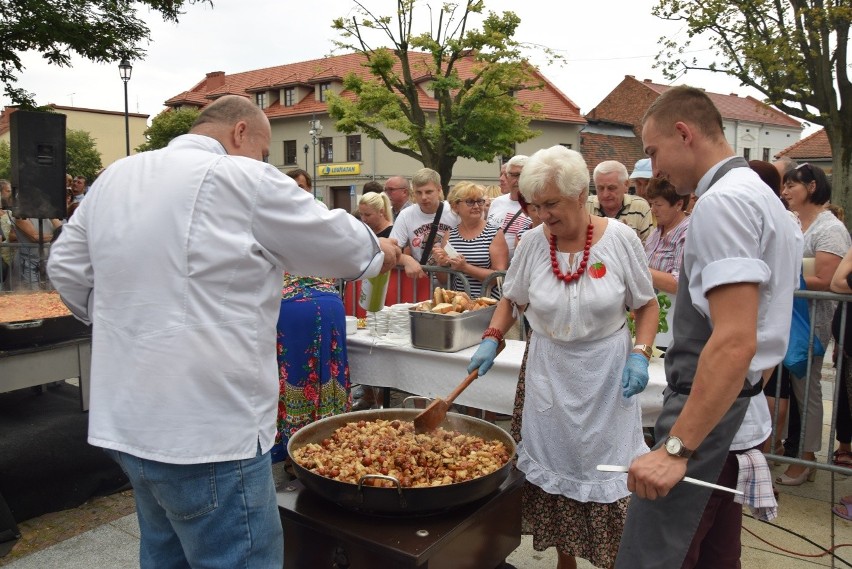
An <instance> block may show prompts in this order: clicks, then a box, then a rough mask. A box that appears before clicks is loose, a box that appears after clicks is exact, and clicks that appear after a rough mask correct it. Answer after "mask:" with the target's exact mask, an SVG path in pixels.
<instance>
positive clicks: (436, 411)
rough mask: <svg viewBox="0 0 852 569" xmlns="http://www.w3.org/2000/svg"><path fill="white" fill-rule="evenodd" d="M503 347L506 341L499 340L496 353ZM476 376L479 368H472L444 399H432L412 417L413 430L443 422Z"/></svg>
mask: <svg viewBox="0 0 852 569" xmlns="http://www.w3.org/2000/svg"><path fill="white" fill-rule="evenodd" d="M505 347H506V342H505V341H501V342H500V343H499V344H497V353H498V354H499V353H500V352H502V351H503V348H505ZM477 377H479V368H477V369H475V370H473V371H472V372H471V373H470V375H468V376H467V377H466V378H464V379H463V380H462V382H461V383H460V384H459V385H458V387H456V388H455V389H454V390H453V392H452V393H450V394H449V396H447V398H446V399H441V398H440V397H438V398H436V399H435V400H434V401H432V403H430V404H429V406H428V407H426V409H424V410H423V412H422V413H420V414H419V415H417V416H416V417H415V418H414V432H415V433H428V432H429V431H434V430H435V429H436V428H437V427H438V425H440V424H441V423H443V422H444V419H446V418H447V411H449V410H450V405H452V404H453V401H455V400H456V397H458V396H459V395H460V394H461V392H462V391H464V390H465V389H467V386H468V385H470V384H471V383H473V380H474V379H476V378H477Z"/></svg>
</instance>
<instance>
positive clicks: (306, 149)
mask: <svg viewBox="0 0 852 569" xmlns="http://www.w3.org/2000/svg"><path fill="white" fill-rule="evenodd" d="M309 149H310V146H308V145H307V144H305V147H304V148H303V149H302V150H304V151H305V172H307V171H308V150H309ZM312 178H313V176H312Z"/></svg>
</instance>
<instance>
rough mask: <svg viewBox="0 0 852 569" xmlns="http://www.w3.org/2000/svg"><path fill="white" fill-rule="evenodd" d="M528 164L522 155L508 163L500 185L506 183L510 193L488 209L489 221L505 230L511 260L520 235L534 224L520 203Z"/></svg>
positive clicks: (494, 202) (493, 202) (496, 199)
mask: <svg viewBox="0 0 852 569" xmlns="http://www.w3.org/2000/svg"><path fill="white" fill-rule="evenodd" d="M526 163H527V157H526V156H523V155H521V154H518V155H517V156H513V157H512V158H511V159H509V161H508V162H506V168H505V176H504V175H503V172H502V171H501V174H500V183H501V186H502V184H503V180H505V181H506V185H507V186H508V188H509V193H507V194H503V195H502V196H500V197H498V198H494V199H493V200H492V201H491V207H490V208H489V209H488V221H489V222H490V223H491V224H492V225H495V226H497V227H499V228H501V229H502V230H503V235H504V236H505V237H506V245H508V246H509V260H510V261H511V260H512V256H513V255H514V254H515V246H516V245H517V244H518V235H520V234H521V233H523V232H524V231H526V230H527V229H529V228H530V225H531V224H532V222H531V221H530V218H529V217H527V216H526V215H525V214H524V212H523V210H522V209H521V203H520V202H519V201H518V194H520V188H519V187H518V178H519V177H520V175H521V172H522V171H523V169H524V164H526Z"/></svg>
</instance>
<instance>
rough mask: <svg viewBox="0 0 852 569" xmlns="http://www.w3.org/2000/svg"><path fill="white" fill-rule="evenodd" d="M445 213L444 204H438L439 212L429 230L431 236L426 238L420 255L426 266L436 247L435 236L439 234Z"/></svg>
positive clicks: (422, 262) (436, 213)
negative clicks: (439, 226) (442, 215)
mask: <svg viewBox="0 0 852 569" xmlns="http://www.w3.org/2000/svg"><path fill="white" fill-rule="evenodd" d="M443 211H444V202H441V203H439V204H438V211H437V212H435V219H433V220H432V226H431V227H430V228H429V236H428V237H426V243H425V244H424V245H423V254H421V255H420V264H421V265H425V264H426V261H428V260H429V257H430V256H431V255H432V247H433V246H434V245H435V235H437V234H438V225H439V224H440V221H441V213H443Z"/></svg>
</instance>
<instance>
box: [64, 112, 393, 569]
mask: <svg viewBox="0 0 852 569" xmlns="http://www.w3.org/2000/svg"><path fill="white" fill-rule="evenodd" d="M270 138H271V131H270V126H269V121H268V120H267V118H266V116H265V115H264V113H263V111H261V110H260V109H259V108H258V107H257V106H255V105H254V104H252V103H251V102H250V101H249V100H247V99H245V98H243V97H239V96H226V97H222V98H220V99H217V100H216V101H215V102H213V103H212V104H210V105H209V106H208V107H206V108H205V109H204V110H203V111H202V113H201V115H200V116H199V118H198V120H197V121H196V123H195V124H194V125H193V128H192V130H191V132H190V134H186V135H183V136H180V137H178V138H176V139H175V140H173V141H172V142H171V143H170V144H169V146H168V147H167V148H164V149H161V150H156V151H152V152H144V153H141V154H137V155H135V156H131V157H128V158H125V159H123V160H120V161H118V162H116V163H115V164H113V165H112V166H110V167H109V168H108V169H107V170H106V171H105V172H104V173H103V174H102V175H101V176H99V177H98V180H97V181H96V183H95V188H93V189H95V190H96V191H93V192H91V193H90V195H89V196H88V197H87V198H86V199H85V200H84V201H83V202H82V203H81V204H80V207H79V209H77V211H76V213H75V214H74V217H73V218H72V219H71V221H70V222H69V223H68V224H67V225H66V226H65V229H64V230H63V233H62V235H61V237H60V238H59V239H58V240H57V242H56V243H55V244H54V245H53V247H52V249H51V254H50V260H49V264H48V272H49V276H50V279H51V282H52V284H53V286H54V287H55V288H56V289H57V290H58V291H59V293H60V294H61V295H62V298H63V300H64V301H65V303H66V304H67V305H68V307H69V308H70V309H71V311H72V312H73V313H74V315H75V316H77V317H78V318H79V319H81V320H82V321H84V322H90V323H91V324H92V327H93V330H92V371H91V378H92V379H91V411H90V415H89V439H88V440H89V443H90V444H92V445H95V446H99V447H103V448H104V449H106V450H107V452H108V453H109V454H110V455H111V456H112V457H113V458H114V459H115V460H116V461H117V462H118V463H119V464H120V465H121V467H122V468H123V470H124V471H125V473H126V474H127V475H128V477H129V478H130V481H131V483H132V484H133V488H134V493H135V499H136V506H137V515H138V518H139V525H140V529H141V533H142V540H141V543H140V564H141V567H142V568H143V569H146V568H155V567H156V568H164V567H165V568H168V567H186V566H191V567H201V566H203V567H221V568H223V569H225V568H228V569H230V568H233V567H246V568H263V569H267V568H269V567H281V566H282V564H283V555H284V554H283V549H284V545H283V534H282V529H281V522H280V518H279V515H278V509H277V507H276V500H275V488H274V484H273V480H272V470H271V462H270V456H269V450H270V447H271V446H272V444H273V441H274V437H275V414H276V409H277V404H278V375H277V371H276V359H275V323H276V319H277V318H278V303H279V298H280V294H281V292H280V288H281V278H282V270H287V271H291V272H293V273H299V274H308V275H316V276H324V277H342V278H346V279H358V278H363V277H370V276H375V275H376V274H378V273H379V272H380V270H389V269H390V268H391V267H393V266H395V265H396V263H397V260H398V254H399V249H398V248H397V247H396V246H395V245H394V244H393V243H392V242H391V241H388V240H377V239H376V238H374V236H373V232H372V231H371V230H370V229H369V228H368V227H366V226H365V225H363V224H362V223H361V222H360V221H358V220H356V219H355V218H353V217H352V216H350V215H349V214H348V213H346V212H345V211H343V210H332V211H329V210H327V209H324V208H322V207H319V206H317V205H316V204H315V203H314V199H313V196H311V195H309V194H308V193H306V192H304V191H302V190H300V189H299V188H298V187H297V186H296V184H295V182H294V181H293V180H292V179H291V178H289V177H287V176H285V175H284V174H282V173H281V172H280V171H278V169H276V168H275V167H273V166H270V165H269V164H265V163H263V162H262V160H263V159H264V158H265V157H266V155H267V153H268V151H269V144H270Z"/></svg>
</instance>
